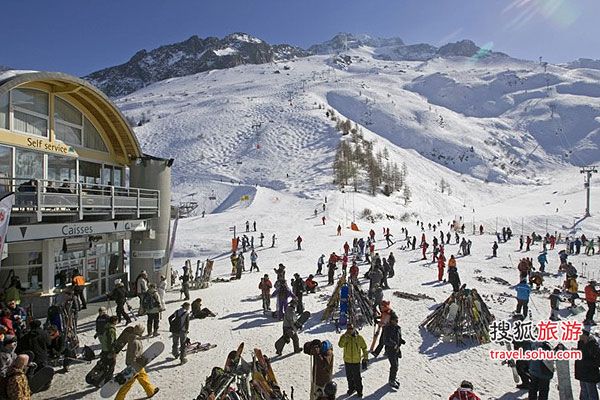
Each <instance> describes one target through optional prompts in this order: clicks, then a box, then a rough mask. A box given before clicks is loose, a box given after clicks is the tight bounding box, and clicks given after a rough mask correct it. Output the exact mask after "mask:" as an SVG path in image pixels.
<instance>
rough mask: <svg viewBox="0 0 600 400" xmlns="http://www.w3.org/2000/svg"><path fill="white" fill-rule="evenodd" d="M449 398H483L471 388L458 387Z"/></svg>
mask: <svg viewBox="0 0 600 400" xmlns="http://www.w3.org/2000/svg"><path fill="white" fill-rule="evenodd" d="M448 400H481V399H480V398H479V397H478V396H477V395H476V394H475V393H473V391H472V390H471V389H464V388H458V389H456V392H454V393H452V395H451V396H450V397H449V398H448Z"/></svg>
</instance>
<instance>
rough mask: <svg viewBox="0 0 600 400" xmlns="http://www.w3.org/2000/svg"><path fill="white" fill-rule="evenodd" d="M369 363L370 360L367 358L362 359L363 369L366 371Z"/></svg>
mask: <svg viewBox="0 0 600 400" xmlns="http://www.w3.org/2000/svg"><path fill="white" fill-rule="evenodd" d="M368 363H369V362H368V361H367V360H362V369H363V371H364V370H365V369H367V365H368Z"/></svg>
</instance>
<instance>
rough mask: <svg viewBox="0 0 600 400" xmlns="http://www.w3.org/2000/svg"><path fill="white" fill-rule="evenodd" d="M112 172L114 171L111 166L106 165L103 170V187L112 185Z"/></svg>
mask: <svg viewBox="0 0 600 400" xmlns="http://www.w3.org/2000/svg"><path fill="white" fill-rule="evenodd" d="M112 172H113V169H112V167H111V166H110V165H105V166H104V168H102V184H103V185H112V182H113V180H112Z"/></svg>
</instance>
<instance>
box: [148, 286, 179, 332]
mask: <svg viewBox="0 0 600 400" xmlns="http://www.w3.org/2000/svg"><path fill="white" fill-rule="evenodd" d="M186 300H187V299H186ZM142 306H143V308H144V310H145V311H146V314H147V315H148V321H147V329H148V336H150V335H152V336H154V337H156V336H158V324H159V320H160V311H161V305H160V297H159V295H158V291H157V290H156V285H155V284H154V283H151V284H149V285H148V291H146V293H144V295H143V296H142Z"/></svg>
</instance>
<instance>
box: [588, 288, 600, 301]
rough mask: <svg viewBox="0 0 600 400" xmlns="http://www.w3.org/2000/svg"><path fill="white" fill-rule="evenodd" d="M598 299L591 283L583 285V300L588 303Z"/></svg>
mask: <svg viewBox="0 0 600 400" xmlns="http://www.w3.org/2000/svg"><path fill="white" fill-rule="evenodd" d="M597 299H598V292H597V291H596V289H594V287H593V286H592V285H587V286H586V287H585V301H587V302H588V303H595V302H596V300H597Z"/></svg>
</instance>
